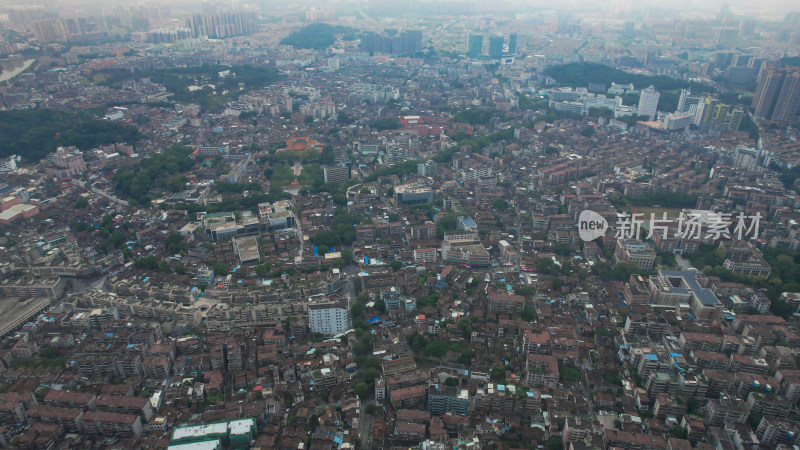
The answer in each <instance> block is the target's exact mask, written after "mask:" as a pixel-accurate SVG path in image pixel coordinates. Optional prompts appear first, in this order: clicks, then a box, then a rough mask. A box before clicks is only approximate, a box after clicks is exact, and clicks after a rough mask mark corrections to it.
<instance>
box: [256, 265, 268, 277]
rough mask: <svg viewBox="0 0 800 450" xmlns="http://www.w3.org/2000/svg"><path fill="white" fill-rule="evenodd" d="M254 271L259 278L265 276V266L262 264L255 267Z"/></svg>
mask: <svg viewBox="0 0 800 450" xmlns="http://www.w3.org/2000/svg"><path fill="white" fill-rule="evenodd" d="M255 271H256V275H258V276H259V277H265V276H267V266H265V265H263V264H258V265H256V267H255Z"/></svg>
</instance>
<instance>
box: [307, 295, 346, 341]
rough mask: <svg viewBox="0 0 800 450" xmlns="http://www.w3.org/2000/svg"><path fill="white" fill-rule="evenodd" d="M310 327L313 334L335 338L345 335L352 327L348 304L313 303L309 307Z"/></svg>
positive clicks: (342, 302) (337, 302)
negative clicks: (334, 336) (335, 336)
mask: <svg viewBox="0 0 800 450" xmlns="http://www.w3.org/2000/svg"><path fill="white" fill-rule="evenodd" d="M308 325H309V327H310V328H311V332H312V333H321V334H323V335H325V336H333V335H337V334H340V333H344V332H345V331H347V330H348V328H349V327H350V311H349V309H348V308H347V302H346V301H344V300H339V301H335V302H324V303H311V304H309V305H308Z"/></svg>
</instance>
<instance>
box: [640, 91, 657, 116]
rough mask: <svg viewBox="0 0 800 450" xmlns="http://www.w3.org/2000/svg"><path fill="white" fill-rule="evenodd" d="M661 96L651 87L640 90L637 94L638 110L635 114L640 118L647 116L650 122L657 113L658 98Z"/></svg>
mask: <svg viewBox="0 0 800 450" xmlns="http://www.w3.org/2000/svg"><path fill="white" fill-rule="evenodd" d="M659 97H661V94H660V93H659V92H658V91H657V90H656V88H654V87H653V86H652V85H651V86H650V87H648V88H647V89H642V92H641V93H640V94H639V108H638V109H637V114H638V115H640V116H647V117H649V118H650V120H653V119H655V118H656V112H657V111H658V98H659Z"/></svg>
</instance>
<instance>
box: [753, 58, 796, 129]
mask: <svg viewBox="0 0 800 450" xmlns="http://www.w3.org/2000/svg"><path fill="white" fill-rule="evenodd" d="M753 110H754V113H755V115H756V117H761V118H764V119H769V120H774V121H776V122H787V123H789V122H797V121H799V120H800V67H778V66H775V65H771V66H767V67H766V68H765V69H764V70H762V72H761V77H760V79H759V81H758V87H757V88H756V93H755V95H754V96H753Z"/></svg>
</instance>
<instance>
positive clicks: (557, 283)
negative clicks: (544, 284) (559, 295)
mask: <svg viewBox="0 0 800 450" xmlns="http://www.w3.org/2000/svg"><path fill="white" fill-rule="evenodd" d="M551 283H552V286H553V290H554V291H557V290H559V289H561V286H562V285H563V283H562V282H561V279H560V278H553V279H552V280H551Z"/></svg>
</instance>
